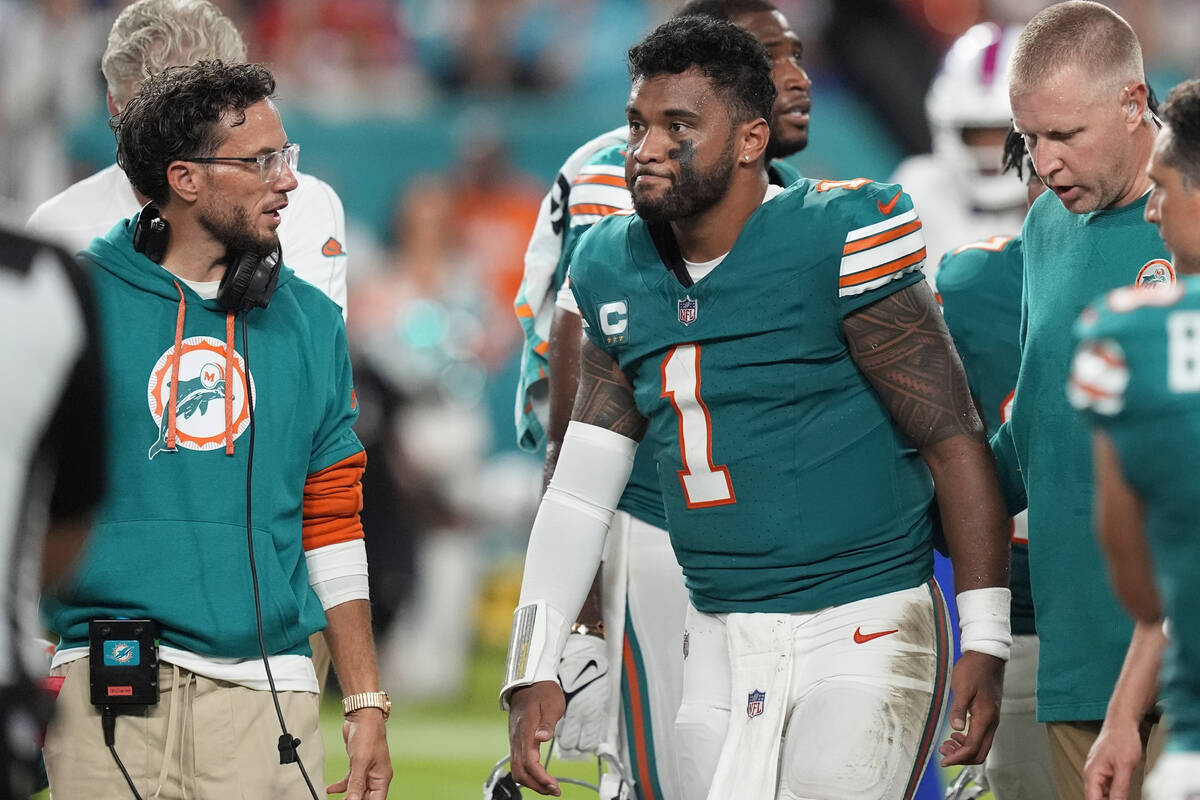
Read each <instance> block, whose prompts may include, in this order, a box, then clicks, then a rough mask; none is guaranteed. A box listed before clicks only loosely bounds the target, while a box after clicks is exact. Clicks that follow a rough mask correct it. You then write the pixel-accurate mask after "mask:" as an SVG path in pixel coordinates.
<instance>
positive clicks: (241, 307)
mask: <svg viewBox="0 0 1200 800" xmlns="http://www.w3.org/2000/svg"><path fill="white" fill-rule="evenodd" d="M170 238H171V231H170V227H169V226H168V225H167V221H166V220H165V219H163V218H162V216H161V215H160V214H159V211H158V209H157V208H155V207H154V204H153V203H146V205H144V206H142V211H141V213H140V214H138V220H137V224H136V225H135V226H134V228H133V249H134V250H137V251H138V252H139V253H142V254H143V255H145V256H146V258H148V259H150V260H151V261H153V262H154V263H156V264H161V263H162V260H163V256H165V255H166V253H167V242H168V241H170ZM282 265H283V252H282V250H280V248H279V247H278V246H276V247H275V249H274V250H272V251H271V252H270V253H268V254H267V255H265V256H260V255H258V254H257V253H251V252H245V253H235V254H233V256H232V258H230V261H229V268H228V269H226V270H225V275H224V276H222V278H221V285H220V286H219V287H217V302H218V303H220V304H221V307H222V308H224V309H226V310H228V311H232V312H234V313H235V314H241V313H243V312H246V311H250V310H251V309H254V308H266V306H267V303H268V302H270V300H271V295H272V294H274V293H275V287H276V286H277V285H278V284H279V268H280V267H281V266H282Z"/></svg>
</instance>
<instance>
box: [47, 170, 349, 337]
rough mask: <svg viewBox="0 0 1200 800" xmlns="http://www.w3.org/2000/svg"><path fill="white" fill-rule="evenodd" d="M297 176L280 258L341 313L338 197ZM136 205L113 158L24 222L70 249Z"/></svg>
mask: <svg viewBox="0 0 1200 800" xmlns="http://www.w3.org/2000/svg"><path fill="white" fill-rule="evenodd" d="M296 180H297V181H298V183H299V185H298V186H296V188H295V189H294V190H293V191H291V192H289V193H288V206H287V208H285V209H283V211H281V212H280V217H281V220H282V221H281V222H280V224H279V241H280V244H281V245H282V247H283V260H284V263H286V264H287V265H288V266H289V267H291V268H292V269H293V270H295V271H296V274H297V275H298V276H300V277H301V278H303V279H304V280H306V281H308V282H309V283H311V284H312V285H313V286H316V287H317V288H318V289H320V290H321V291H323V292H324V293H325V294H327V295H329V297H330V299H332V300H333V302H335V303H337V304H338V306H340V307H341V309H342V316H343V317H345V315H346V214H345V212H344V211H343V209H342V201H341V198H339V197H338V196H337V193H336V192H335V191H333V189H332V188H331V187H330V186H329V184H327V183H325V182H324V181H322V180H319V179H317V178H314V177H313V176H311V175H305V174H302V173H299V172H297V173H296ZM141 207H142V204H141V203H139V202H138V200H137V197H136V196H135V195H134V193H133V187H132V186H131V185H130V183H129V178H127V177H126V176H125V173H124V172H123V171H122V170H121V168H120V167H118V166H117V165H116V164H113V165H111V166H109V167H106V168H105V169H102V170H100V171H99V172H97V173H96V174H95V175H92V176H91V177H89V178H84V179H83V180H81V181H79V182H78V183H76V184H73V185H71V186H69V187H67V188H66V189H65V190H63V191H62V192H59V193H58V194H56V195H55V196H54V197H51V198H50V199H49V200H47V201H46V202H44V203H42V204H41V205H40V206H38V207H37V210H36V211H34V212H33V215H32V216H30V217H29V221H28V222H27V223H25V227H26V228H28V229H29V230H30V231H32V232H35V233H37V234H39V235H41V236H44V237H46V238H48V239H50V240H51V241H53V242H55V243H58V244H61V245H62V246H64V247H66V248H67V250H69V251H70V252H72V253H74V252H78V251H80V250H82V249H84V248H85V247H87V246H88V245H89V244H90V243H91V241H92V239H94V238H96V237H97V236H104V235H105V234H107V233H108V232H109V231H110V230H111V229H112V226H113V225H115V224H116V223H117V221H118V220H121V219H125V218H127V217H132V216H133V215H134V214H136V213H137V212H138V211H140V210H141Z"/></svg>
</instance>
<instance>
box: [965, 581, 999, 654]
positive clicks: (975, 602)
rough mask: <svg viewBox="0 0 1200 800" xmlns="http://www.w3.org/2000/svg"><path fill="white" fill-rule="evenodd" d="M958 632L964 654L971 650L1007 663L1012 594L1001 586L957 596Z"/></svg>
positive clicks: (966, 592) (975, 590)
mask: <svg viewBox="0 0 1200 800" xmlns="http://www.w3.org/2000/svg"><path fill="white" fill-rule="evenodd" d="M955 599H956V600H957V602H958V629H959V638H960V641H961V643H962V650H963V652H964V653H965V652H967V651H968V650H974V651H976V652H978V653H986V654H987V655H989V656H995V657H996V658H998V659H1000V660H1001V661H1008V657H1009V654H1010V653H1011V651H1012V629H1011V627H1010V625H1009V608H1010V607H1011V605H1012V592H1011V591H1009V590H1008V589H1006V588H1004V587H1001V586H990V587H987V588H984V589H971V590H969V591H965V592H959V593H958V596H957V597H956V598H955Z"/></svg>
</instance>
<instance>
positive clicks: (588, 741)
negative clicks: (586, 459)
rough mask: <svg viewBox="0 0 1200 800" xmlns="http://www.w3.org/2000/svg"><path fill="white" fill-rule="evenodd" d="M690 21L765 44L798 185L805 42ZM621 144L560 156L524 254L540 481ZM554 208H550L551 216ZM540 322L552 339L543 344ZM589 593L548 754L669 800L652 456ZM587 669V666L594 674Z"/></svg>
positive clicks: (667, 575) (756, 3)
mask: <svg viewBox="0 0 1200 800" xmlns="http://www.w3.org/2000/svg"><path fill="white" fill-rule="evenodd" d="M688 15H703V16H709V17H713V18H715V19H723V20H727V21H729V22H732V23H733V24H735V25H738V26H739V27H741V28H744V29H746V30H747V31H749V32H750V33H752V34H753V35H754V37H755V38H756V39H758V40H759V42H760V43H762V45H763V46H764V47H765V48H766V49H767V52H768V55H769V56H770V58H771V68H772V79H773V80H774V83H775V87H776V90H777V95H776V99H775V104H774V106H773V107H772V114H771V140H770V145H769V148H768V155H769V156H770V161H769V162H768V165H767V174H768V178H769V180H770V182H771V183H773V184H776V185H778V186H788V185H790V184H792V183H794V182H795V181H797V180H799V179H800V174H799V173H798V172H797V171H796V170H795V168H794V167H792V166H791V165H790V164H788V163H787V162H785V161H782V160H780V159H782V158H783V157H785V156H788V155H791V154H792V153H795V152H796V151H798V150H800V149H802V148H803V147H804V146H805V145H806V144H807V142H808V114H809V111H810V109H811V103H812V101H811V97H810V95H809V92H810V89H811V87H812V84H811V82H810V81H809V79H808V75H807V73H806V72H805V70H804V67H803V66H802V57H803V47H802V45H801V42H800V39H799V37H798V36H797V35H796V33H795V32H794V31H793V30H792V28H791V26H790V24H789V23H788V21H787V18H786V17H784V16H783V14H782V13H781V12H780V11H779V10H778V9H776V8H775V7H774V6H773V5H771V4H770V3H767V2H765V0H692V2H689V3H688V4H686V5H685V6H684V7H683V8H681V9H680V11H679V13H678V14H677V15H676V16H688ZM627 139H628V129H627V127H621V128H618V129H616V130H614V131H610V132H608V133H605V134H603V135H601V136H599V137H597V138H595V139H593V140H592V141H591V142H588V143H587V144H585V145H584V146H583V147H581V148H580V149H579V150H578V151H576V153H575V154H573V155H572V156H571V158H569V159H568V160H567V162H566V163H565V164H564V165H563V167H562V169H561V170H560V171H559V175H558V177H557V179H556V180H555V184H554V186H553V187H552V188H551V193H550V195H549V196H548V197H547V199H546V201H545V203H544V204H543V213H542V214H541V215H540V217H539V220H538V226H537V228H536V229H535V231H534V235H533V237H532V238H531V240H530V244H529V250H528V252H527V254H526V278H525V282H524V284H523V285H522V291H521V293H520V295H519V296H518V298H517V304H516V305H517V312H518V317H519V319H520V320H521V323H522V325H523V327H524V328H525V334H526V337H525V343H526V349H525V354H524V356H525V357H524V366H525V368H526V369H525V370H524V372H523V376H522V380H521V383H520V385H519V386H518V389H517V403H518V407H517V430H518V437H519V441H520V443H521V445H522V446H523V447H526V448H527V449H534V448H536V447H538V446H540V445H541V444H542V442H543V441H544V442H545V445H546V480H547V481H548V480H549V479H550V476H551V475H552V474H553V472H554V465H555V463H556V462H557V459H558V453H559V449H560V447H561V445H562V440H563V436H564V435H565V433H566V429H567V423H568V422H569V420H570V415H571V407H572V405H573V403H574V399H575V392H576V389H577V388H578V385H579V347H580V337H581V322H580V314H579V308H578V306H577V305H576V303H575V296H574V295H573V294H572V293H571V291H570V288H569V281H568V280H567V277H566V274H567V267H568V265H569V264H570V260H571V257H572V254H573V253H574V249H575V246H576V245H577V244H578V242H579V239H580V237H581V236H582V235H583V234H584V233H585V232H586V231H587V230H588V229H589V228H590V227H591V226H592V225H594V224H595V223H596V222H597V221H598V220H600V219H602V218H603V217H605V216H607V215H609V214H612V213H615V212H618V211H627V210H628V209H630V208H632V207H633V200H632V198H631V197H630V195H629V190H628V188H627V187H626V185H625V155H626V143H627ZM581 161H582V166H580V163H581ZM551 207H553V208H554V209H555V210H556V212H557V213H556V214H555V215H554V217H553V218H552V216H551V214H550V213H549V210H550V208H551ZM560 243H561V244H560ZM533 298H538V301H539V302H534V301H533ZM535 306H536V307H537V309H538V311H537V312H535V311H534V308H535ZM551 317H552V318H553V321H552V322H551ZM547 325H548V326H549V334H548V338H543V335H544V334H545V328H546V326H547ZM539 329H541V332H542V334H543V335H539V332H538V331H539ZM547 371H548V372H549V378H548V383H549V387H550V391H549V397H548V400H549V409H548V410H549V414H548V424H547V425H546V426H545V428H544V430H545V433H543V424H542V423H543V422H546V420H547V416H546V414H545V413H543V411H542V409H540V408H538V406H544V405H545V404H546V403H545V399H546V392H545V387H546V383H547ZM595 587H596V589H597V591H595V592H593V593H592V594H590V595H589V597H588V601H587V602H586V603H585V604H584V607H583V609H582V610H581V612H580V615H579V619H578V620H577V624H576V625H575V626H573V628H572V632H573V633H574V634H582V635H573V636H570V637H569V638H568V640H567V645H566V649H565V650H564V655H563V660H562V662H561V664H560V666H559V681H560V683H561V684H562V686H563V689H564V691H565V692H566V693H568V694H567V696H568V697H570V698H571V701H570V703H569V704H568V706H567V710H566V712H565V714H564V716H563V720H562V722H561V723H560V725H559V727H558V730H557V731H556V735H555V748H556V753H557V754H558V755H560V756H565V757H573V756H577V755H584V754H587V753H593V752H597V751H598V750H599V749H600V748H602V747H604V746H606V745H607V746H612V745H614V744H615V745H616V747H617V752H618V756H619V758H620V760H621V762H622V763H623V764H624V765H626V766H627V768H628V772H629V775H630V776H631V777H632V778H633V779H634V785H635V792H636V793H637V796H638V797H639V798H641V799H642V800H656V799H658V798H662V799H663V800H676V798H678V797H679V794H678V788H677V785H678V779H677V778H676V777H675V748H674V739H675V729H674V725H675V714H676V712H677V711H678V710H679V702H680V684H681V682H682V673H683V658H682V652H683V625H684V614H685V612H686V609H687V590H686V588H685V587H684V582H683V574H682V572H681V571H680V568H679V564H678V562H677V561H676V560H675V554H674V552H673V551H672V550H671V543H670V539H669V537H668V535H667V531H666V516H665V511H664V509H663V500H662V491H661V489H660V488H659V480H658V473H657V468H656V466H655V464H654V459H653V457H652V453H651V451H650V448H648V447H647V448H642V450H641V451H639V453H638V455H637V456H636V458H635V460H634V466H633V471H632V474H631V475H630V478H629V482H628V483H627V484H626V487H625V491H624V493H623V494H622V496H621V500H620V502H619V503H618V504H617V511H616V513H615V514H614V517H613V522H612V524H611V525H610V527H609V535H608V539H607V547H606V551H605V554H604V566H603V568H602V570H601V575H600V580H598V581H597V582H596V584H595ZM591 662H595V667H594V668H591V669H588V668H587V665H588V664H589V663H591ZM605 670H607V672H605ZM618 709H619V712H618ZM618 728H619V730H618Z"/></svg>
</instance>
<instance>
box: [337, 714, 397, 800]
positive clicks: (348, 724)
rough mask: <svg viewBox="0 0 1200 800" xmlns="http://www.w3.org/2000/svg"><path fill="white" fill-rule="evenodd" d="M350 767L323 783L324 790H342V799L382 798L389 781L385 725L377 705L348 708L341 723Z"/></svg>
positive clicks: (363, 799) (390, 761) (390, 769)
mask: <svg viewBox="0 0 1200 800" xmlns="http://www.w3.org/2000/svg"><path fill="white" fill-rule="evenodd" d="M342 738H343V739H345V740H346V755H348V756H350V769H349V771H348V772H347V773H346V777H344V778H342V779H341V780H340V781H338V782H337V783H332V784H330V785H329V786H327V787H325V794H337V793H340V792H345V793H346V800H385V798H387V792H388V784H390V783H391V782H392V757H391V753H390V752H389V751H388V743H387V729H386V728H385V727H384V722H383V712H382V711H380V710H379V709H378V708H360V709H359V710H358V711H352V712H351V713H350V714H349V715H348V716H347V717H346V721H345V722H344V723H342Z"/></svg>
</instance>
